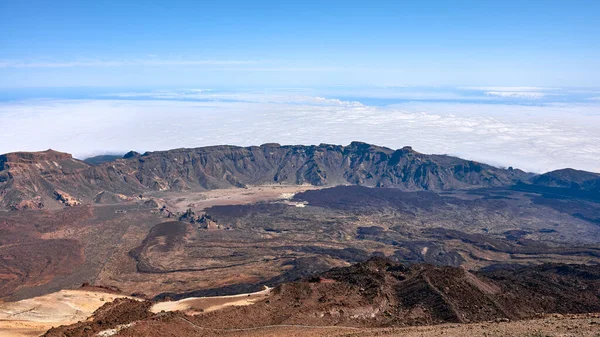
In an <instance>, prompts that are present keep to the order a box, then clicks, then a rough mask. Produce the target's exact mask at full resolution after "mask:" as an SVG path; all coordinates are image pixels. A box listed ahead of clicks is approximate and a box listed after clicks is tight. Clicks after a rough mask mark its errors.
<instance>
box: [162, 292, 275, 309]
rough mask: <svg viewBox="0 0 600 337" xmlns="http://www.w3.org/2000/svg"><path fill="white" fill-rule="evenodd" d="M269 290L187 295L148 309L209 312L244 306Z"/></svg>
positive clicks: (265, 294) (255, 300) (258, 299)
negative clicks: (245, 292) (202, 295)
mask: <svg viewBox="0 0 600 337" xmlns="http://www.w3.org/2000/svg"><path fill="white" fill-rule="evenodd" d="M270 292H271V288H268V287H265V289H264V290H262V291H259V292H255V293H248V294H239V295H231V296H214V297H189V298H184V299H182V300H179V301H166V302H159V303H156V304H154V305H153V306H152V307H151V308H150V311H151V312H153V313H159V312H161V311H183V312H185V313H187V314H197V313H200V312H210V311H215V310H219V309H223V308H226V307H231V306H246V305H251V304H254V303H256V302H257V301H260V300H261V299H264V298H265V297H266V296H267V295H269V293H270Z"/></svg>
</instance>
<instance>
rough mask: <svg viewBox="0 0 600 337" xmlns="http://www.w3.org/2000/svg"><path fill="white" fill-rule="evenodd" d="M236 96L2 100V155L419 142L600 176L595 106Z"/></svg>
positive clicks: (537, 168)
mask: <svg viewBox="0 0 600 337" xmlns="http://www.w3.org/2000/svg"><path fill="white" fill-rule="evenodd" d="M163 94H164V95H166V96H169V93H168V92H165V93H163ZM172 95H174V94H173V93H172ZM231 95H237V96H236V100H238V99H240V98H241V97H240V96H239V95H242V96H246V98H247V101H246V102H224V101H214V102H193V101H177V100H154V99H149V98H148V97H144V99H146V100H123V99H108V100H103V99H97V100H90V99H86V100H34V101H20V102H5V103H0V125H3V126H5V127H4V128H3V132H2V133H1V134H0V153H5V152H11V151H37V150H44V149H47V148H53V149H56V150H60V151H65V152H70V153H73V154H74V155H75V156H77V157H80V158H82V157H85V156H89V155H93V154H99V153H109V152H113V153H114V152H125V151H128V150H131V149H134V150H138V151H152V150H165V149H172V148H179V147H198V146H206V145H215V144H232V145H244V146H245V145H259V144H262V143H267V142H277V143H281V144H319V143H334V144H348V143H350V142H351V141H353V140H360V141H365V142H370V143H375V144H379V145H383V146H388V147H392V148H400V147H402V146H405V145H411V146H413V148H414V149H415V150H417V151H420V152H424V153H446V154H452V155H458V156H461V157H463V158H468V159H474V160H479V161H483V162H487V163H491V164H494V165H502V166H514V167H519V168H522V169H525V170H528V171H534V172H544V171H549V170H553V169H558V168H564V167H574V168H578V169H585V170H590V171H596V172H600V159H599V158H600V146H599V145H598V144H600V133H598V130H600V109H599V105H597V104H596V105H583V104H570V105H560V104H552V105H545V106H520V105H501V104H468V103H445V104H441V103H440V104H436V103H404V104H400V105H394V106H388V107H375V106H367V105H363V104H360V103H358V102H352V101H344V100H337V99H329V98H322V97H316V96H305V95H292V96H289V95H280V96H273V95H271V96H262V95H253V94H240V93H238V94H231ZM169 98H170V96H169ZM219 99H223V98H222V97H220V98H219Z"/></svg>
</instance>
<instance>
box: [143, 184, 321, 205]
mask: <svg viewBox="0 0 600 337" xmlns="http://www.w3.org/2000/svg"><path fill="white" fill-rule="evenodd" d="M319 188H322V187H319V186H313V185H260V186H248V187H247V188H227V189H218V190H210V191H203V192H173V191H169V192H158V193H156V195H150V196H151V197H158V198H159V199H161V200H164V201H165V202H166V203H167V205H168V206H169V207H170V208H171V211H173V212H184V211H185V210H187V209H188V208H192V209H193V210H194V211H200V210H204V209H206V208H209V207H212V206H221V205H244V204H252V203H256V202H260V201H272V200H282V201H285V200H288V199H291V198H292V197H293V196H294V195H295V194H296V193H300V192H304V191H308V190H315V189H319Z"/></svg>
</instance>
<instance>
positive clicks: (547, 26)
mask: <svg viewBox="0 0 600 337" xmlns="http://www.w3.org/2000/svg"><path fill="white" fill-rule="evenodd" d="M599 13H600V1H597V0H593V1H592V0H571V1H554V0H545V1H539V0H528V1H513V0H502V1H500V0H498V1H491V0H490V1H486V0H477V1H465V0H463V1H460V0H454V1H449V0H437V1H433V0H430V1H425V0H423V1H416V0H415V1H399V0H398V1H352V0H346V1H326V0H321V1H312V0H305V1H258V0H254V1H210V2H209V1H198V0H196V1H152V0H145V1H134V0H127V1H121V0H105V1H83V0H79V1H50V0H40V1H37V0H0V125H2V126H5V125H8V126H10V127H4V128H3V132H1V133H0V153H5V152H12V151H23V150H26V151H39V150H45V149H48V148H53V149H56V150H60V151H65V152H69V153H73V154H74V155H75V156H76V157H78V158H84V157H87V156H91V155H95V154H103V153H124V152H127V151H129V150H132V149H133V150H137V151H139V152H144V151H153V150H167V149H172V148H178V147H197V146H207V145H217V144H233V145H258V144H261V143H267V142H277V143H282V144H307V145H308V144H319V143H333V144H348V143H350V142H351V141H354V140H358V141H366V142H371V143H375V144H378V145H383V146H388V147H391V148H400V147H403V146H406V145H410V146H413V148H414V149H415V150H417V151H420V152H424V153H445V154H451V155H456V156H460V157H463V158H467V159H473V160H478V161H483V162H486V163H490V164H493V165H498V166H513V167H518V168H522V169H525V170H529V171H533V172H545V171H549V170H553V169H558V168H563V167H573V168H579V169H585V170H590V171H595V172H600V160H598V158H600V146H598V144H600V133H599V132H598V130H600V81H599V79H600V20H598V14H599Z"/></svg>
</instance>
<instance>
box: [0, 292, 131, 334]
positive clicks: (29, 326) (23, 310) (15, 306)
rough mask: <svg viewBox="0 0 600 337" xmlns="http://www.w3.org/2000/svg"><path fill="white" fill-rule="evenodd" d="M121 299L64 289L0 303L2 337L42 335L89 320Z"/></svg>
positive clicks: (114, 295)
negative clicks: (95, 313) (101, 308)
mask: <svg viewBox="0 0 600 337" xmlns="http://www.w3.org/2000/svg"><path fill="white" fill-rule="evenodd" d="M120 297H127V296H122V295H117V294H110V293H106V292H100V291H87V290H61V291H59V292H55V293H52V294H48V295H44V296H39V297H33V298H29V299H25V300H22V301H18V302H6V303H0V337H8V336H11V337H20V336H39V335H40V334H42V333H44V332H46V330H48V329H50V328H51V327H53V326H59V325H64V324H72V323H75V322H78V321H83V320H85V319H87V318H88V317H89V316H90V315H92V313H93V312H94V311H95V310H96V309H98V308H99V307H101V306H102V305H104V303H107V302H111V301H114V300H115V299H117V298H120Z"/></svg>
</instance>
